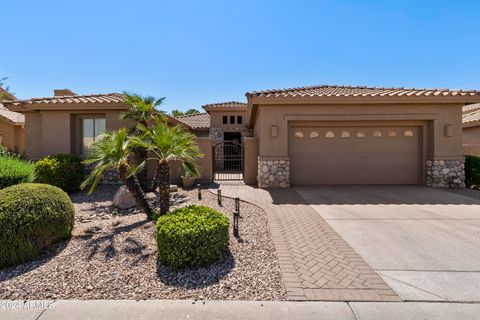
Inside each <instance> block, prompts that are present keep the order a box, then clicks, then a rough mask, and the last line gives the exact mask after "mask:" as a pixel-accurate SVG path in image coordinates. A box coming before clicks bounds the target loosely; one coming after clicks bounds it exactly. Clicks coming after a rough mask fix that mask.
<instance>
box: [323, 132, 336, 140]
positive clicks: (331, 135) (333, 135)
mask: <svg viewBox="0 0 480 320" xmlns="http://www.w3.org/2000/svg"><path fill="white" fill-rule="evenodd" d="M325 138H328V139H332V138H335V132H333V131H327V132H325Z"/></svg>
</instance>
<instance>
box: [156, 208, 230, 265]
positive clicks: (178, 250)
mask: <svg viewBox="0 0 480 320" xmlns="http://www.w3.org/2000/svg"><path fill="white" fill-rule="evenodd" d="M228 226H229V221H228V218H227V217H225V216H224V215H222V214H221V213H220V212H218V211H216V210H214V209H212V208H209V207H206V206H188V207H185V208H179V209H177V210H174V211H172V212H170V213H167V214H165V215H163V216H161V217H160V218H159V219H158V221H157V245H158V256H159V259H160V261H162V262H163V263H165V264H167V265H169V266H170V267H172V268H173V269H179V268H185V267H200V266H205V265H208V264H210V263H213V262H215V261H217V260H219V259H220V258H222V256H223V253H224V252H225V251H226V250H227V248H228V239H229V237H228Z"/></svg>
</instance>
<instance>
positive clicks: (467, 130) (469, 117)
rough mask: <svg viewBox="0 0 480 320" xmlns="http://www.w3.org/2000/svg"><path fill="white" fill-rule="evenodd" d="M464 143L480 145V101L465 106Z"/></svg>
mask: <svg viewBox="0 0 480 320" xmlns="http://www.w3.org/2000/svg"><path fill="white" fill-rule="evenodd" d="M462 122H463V144H469V145H472V144H473V145H480V103H476V104H470V105H467V106H464V107H463V116H462Z"/></svg>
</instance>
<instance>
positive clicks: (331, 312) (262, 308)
mask: <svg viewBox="0 0 480 320" xmlns="http://www.w3.org/2000/svg"><path fill="white" fill-rule="evenodd" d="M23 306H24V302H11V301H5V300H3V301H0V319H1V320H4V319H5V320H7V319H8V320H20V319H21V320H38V319H40V320H69V319H72V320H77V319H78V320H80V319H82V320H84V319H88V320H97V319H98V320H100V319H101V320H110V319H112V320H124V319H135V320H149V319H208V320H214V319H255V320H258V319H262V320H263V319H265V320H267V319H271V320H273V319H275V320H282V319H302V320H309V319H335V320H343V319H348V320H362V319H369V320H375V319H389V320H396V319H402V320H408V319H422V320H426V319H440V320H442V319H445V320H447V319H448V320H450V319H462V320H469V319H478V315H479V314H480V304H460V303H422V302H352V303H346V302H280V301H269V302H254V301H205V302H203V301H196V302H195V301H185V300H182V301H179V300H147V301H131V300H90V301H81V300H63V301H28V302H27V304H26V305H25V309H24V308H23ZM12 307H13V309H11V308H12ZM8 308H10V309H8Z"/></svg>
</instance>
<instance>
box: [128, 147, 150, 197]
mask: <svg viewBox="0 0 480 320" xmlns="http://www.w3.org/2000/svg"><path fill="white" fill-rule="evenodd" d="M132 155H133V163H135V164H137V165H138V164H140V163H142V162H143V161H145V166H144V167H143V168H142V170H140V171H138V172H137V177H138V181H139V182H140V186H141V187H142V190H143V192H149V191H151V190H152V184H151V183H149V181H148V173H147V163H146V160H147V158H148V151H147V150H145V149H144V148H133V149H132Z"/></svg>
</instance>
